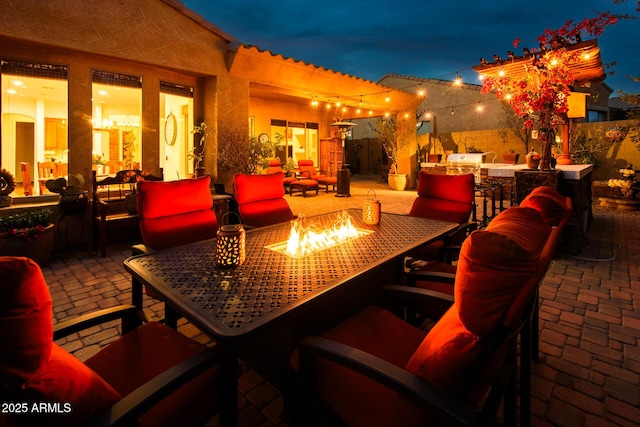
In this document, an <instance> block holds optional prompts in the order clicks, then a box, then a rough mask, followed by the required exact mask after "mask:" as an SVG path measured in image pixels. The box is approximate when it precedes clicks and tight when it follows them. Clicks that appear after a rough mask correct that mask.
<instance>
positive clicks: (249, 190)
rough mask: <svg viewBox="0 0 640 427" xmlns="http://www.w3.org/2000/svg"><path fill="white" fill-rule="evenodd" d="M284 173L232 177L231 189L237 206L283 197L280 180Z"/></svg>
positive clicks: (236, 175)
mask: <svg viewBox="0 0 640 427" xmlns="http://www.w3.org/2000/svg"><path fill="white" fill-rule="evenodd" d="M283 178H284V173H282V172H279V173H273V174H269V175H245V174H239V173H238V174H235V175H234V176H233V187H234V191H235V196H236V201H237V202H238V204H239V205H242V204H245V203H251V202H259V201H262V200H269V199H277V198H281V197H282V196H284V187H283V186H282V180H283Z"/></svg>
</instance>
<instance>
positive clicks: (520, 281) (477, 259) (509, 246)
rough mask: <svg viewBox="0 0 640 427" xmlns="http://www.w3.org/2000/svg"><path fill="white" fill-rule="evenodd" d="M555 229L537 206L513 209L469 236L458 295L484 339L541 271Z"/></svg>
mask: <svg viewBox="0 0 640 427" xmlns="http://www.w3.org/2000/svg"><path fill="white" fill-rule="evenodd" d="M550 232H551V229H550V227H549V226H548V225H547V224H545V222H544V220H543V219H542V217H541V216H540V215H539V214H538V212H536V211H535V210H534V209H530V208H519V207H512V208H509V209H507V210H505V211H503V212H501V213H500V214H499V215H498V216H496V218H494V219H493V220H492V221H491V223H490V224H489V226H488V227H487V228H486V229H485V230H478V231H475V232H473V233H471V235H470V236H469V237H468V238H467V239H466V240H465V242H464V244H463V245H462V250H461V252H460V258H459V260H458V270H457V274H456V281H455V284H454V298H455V305H456V306H457V308H458V313H459V316H460V320H461V321H462V323H463V324H464V325H465V327H466V328H467V329H469V331H471V332H472V333H473V334H475V335H478V336H481V337H484V336H486V335H487V334H488V333H489V332H491V331H492V330H494V329H495V328H496V327H497V326H498V324H499V323H500V320H501V319H502V317H503V316H504V314H505V312H506V311H507V310H508V308H509V306H510V305H511V304H512V303H513V301H515V300H516V299H517V298H518V297H519V294H520V293H521V292H522V290H523V288H524V286H525V285H526V284H527V282H528V280H529V279H530V277H531V276H533V275H534V274H535V273H536V271H537V264H538V258H539V256H540V254H541V252H542V249H543V247H544V245H545V243H546V242H547V239H548V237H549V233H550ZM530 296H531V295H527V296H526V297H530Z"/></svg>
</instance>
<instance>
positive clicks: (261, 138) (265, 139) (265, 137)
mask: <svg viewBox="0 0 640 427" xmlns="http://www.w3.org/2000/svg"><path fill="white" fill-rule="evenodd" d="M258 142H260V143H261V144H265V143H267V142H269V135H267V134H266V133H261V134H260V135H258Z"/></svg>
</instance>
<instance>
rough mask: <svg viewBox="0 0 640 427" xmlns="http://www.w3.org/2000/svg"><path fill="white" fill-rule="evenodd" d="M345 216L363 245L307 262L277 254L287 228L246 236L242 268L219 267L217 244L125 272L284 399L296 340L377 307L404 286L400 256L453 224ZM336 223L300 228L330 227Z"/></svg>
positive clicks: (130, 262)
mask: <svg viewBox="0 0 640 427" xmlns="http://www.w3.org/2000/svg"><path fill="white" fill-rule="evenodd" d="M344 213H345V214H346V215H348V216H349V217H350V219H351V221H352V223H353V225H354V227H356V228H357V229H358V230H361V231H362V233H361V234H360V236H359V237H356V238H352V239H350V240H347V241H345V242H342V243H339V244H337V245H336V246H333V247H331V248H329V249H324V250H321V251H319V252H314V253H312V254H310V255H305V256H299V257H291V256H289V255H286V254H285V253H283V252H282V251H280V250H277V248H278V247H280V246H282V243H283V242H286V241H287V239H288V237H289V234H290V231H291V229H292V224H291V223H289V222H287V223H282V224H277V225H274V226H269V227H263V228H258V229H253V230H249V231H247V233H246V260H245V262H244V263H243V264H242V265H240V266H239V267H236V268H233V269H222V268H220V267H218V266H216V264H215V251H216V241H215V239H213V240H207V241H202V242H198V243H194V244H190V245H185V246H180V247H176V248H171V249H166V250H163V251H158V252H154V253H150V254H145V255H139V256H134V257H131V258H128V259H127V260H125V262H124V267H125V269H126V270H127V271H128V272H130V273H131V274H132V275H133V277H134V278H136V279H137V280H138V281H140V282H141V283H142V284H144V285H147V286H149V287H151V288H152V289H153V290H154V291H155V292H156V293H157V294H159V296H160V298H161V299H162V300H163V301H165V302H167V303H168V304H169V305H170V306H171V307H172V308H173V309H175V310H176V311H177V312H178V313H179V314H181V315H183V316H184V317H186V318H187V319H188V320H189V321H191V322H192V323H193V324H195V325H196V326H197V327H198V328H200V329H201V330H202V331H203V332H204V333H206V334H207V335H209V336H211V337H212V338H214V339H216V340H217V341H219V342H226V343H230V344H232V345H233V346H235V348H236V349H237V351H238V354H239V356H240V358H241V359H243V360H245V361H246V362H247V363H248V364H249V365H250V366H252V367H253V368H254V369H257V370H258V371H259V372H261V373H262V374H263V375H264V376H265V378H266V379H267V380H268V381H270V382H271V383H272V384H274V385H275V386H277V387H278V388H281V391H283V392H285V389H286V386H287V383H288V382H289V380H290V379H291V378H290V376H291V375H292V373H293V372H292V371H291V368H290V367H289V363H288V359H289V355H290V353H291V351H292V350H293V348H294V347H295V345H296V343H297V342H298V340H299V339H300V338H301V337H303V336H305V335H307V334H309V333H316V332H319V331H321V330H323V329H325V328H327V327H330V326H331V325H332V324H334V323H335V322H338V321H340V320H342V319H343V318H344V317H346V316H348V315H349V314H350V313H353V312H354V311H355V310H358V309H360V308H361V307H363V306H365V305H367V304H370V303H372V302H374V301H375V298H376V296H377V291H378V290H379V289H380V287H381V286H383V285H385V284H388V283H391V282H392V281H396V280H397V279H398V278H399V277H400V274H401V269H402V260H403V255H405V254H406V253H408V252H410V251H411V250H413V249H415V248H417V247H420V246H422V245H426V244H428V243H430V242H431V241H433V240H437V239H439V238H441V237H442V236H443V235H444V234H446V233H448V232H449V231H451V230H453V229H454V228H455V227H456V225H457V224H455V223H449V222H442V221H435V220H429V219H424V218H416V217H410V216H407V215H396V214H388V213H383V214H382V215H381V221H380V224H379V225H366V224H365V223H364V222H363V220H362V211H361V210H359V209H350V210H346V211H344ZM336 217H337V213H335V214H324V215H318V216H315V217H310V218H307V219H306V222H309V223H313V224H314V225H313V227H314V228H322V227H331V226H332V224H333V222H334V221H335V218H336Z"/></svg>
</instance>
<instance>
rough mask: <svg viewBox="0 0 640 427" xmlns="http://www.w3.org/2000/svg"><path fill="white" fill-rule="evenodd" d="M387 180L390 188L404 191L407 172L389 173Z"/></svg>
mask: <svg viewBox="0 0 640 427" xmlns="http://www.w3.org/2000/svg"><path fill="white" fill-rule="evenodd" d="M388 182H389V187H391V189H392V190H396V191H404V190H405V189H406V188H407V174H406V173H390V174H389V179H388Z"/></svg>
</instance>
